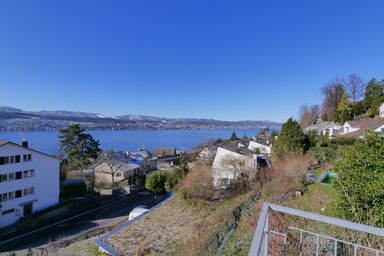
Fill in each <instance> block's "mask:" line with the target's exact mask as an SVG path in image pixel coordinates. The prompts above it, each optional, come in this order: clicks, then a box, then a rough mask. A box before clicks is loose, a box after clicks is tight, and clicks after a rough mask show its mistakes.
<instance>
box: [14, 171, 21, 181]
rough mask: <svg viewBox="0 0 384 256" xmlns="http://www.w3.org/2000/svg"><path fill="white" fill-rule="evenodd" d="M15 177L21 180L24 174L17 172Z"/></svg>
mask: <svg viewBox="0 0 384 256" xmlns="http://www.w3.org/2000/svg"><path fill="white" fill-rule="evenodd" d="M15 177H16V179H17V180H19V179H21V178H22V172H16V173H15Z"/></svg>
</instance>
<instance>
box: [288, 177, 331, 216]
mask: <svg viewBox="0 0 384 256" xmlns="http://www.w3.org/2000/svg"><path fill="white" fill-rule="evenodd" d="M335 197H336V190H335V189H334V188H333V186H332V184H323V183H315V184H311V185H309V186H308V190H307V192H306V193H304V195H303V196H302V197H300V198H295V199H292V200H290V201H289V202H288V203H287V205H288V206H289V207H292V208H297V209H302V210H305V211H310V212H316V213H320V214H323V215H328V216H335Z"/></svg>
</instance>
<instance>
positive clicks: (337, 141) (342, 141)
mask: <svg viewBox="0 0 384 256" xmlns="http://www.w3.org/2000/svg"><path fill="white" fill-rule="evenodd" d="M355 142H356V139H355V138H350V137H337V138H334V139H332V140H331V146H332V147H334V148H336V147H337V146H343V145H353V144H355Z"/></svg>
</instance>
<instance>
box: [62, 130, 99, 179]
mask: <svg viewBox="0 0 384 256" xmlns="http://www.w3.org/2000/svg"><path fill="white" fill-rule="evenodd" d="M59 132H60V133H61V135H60V136H59V138H60V147H61V149H62V150H63V152H64V153H65V158H66V159H67V160H68V162H69V164H70V165H71V166H72V167H73V168H74V169H77V170H80V171H81V175H83V170H84V169H85V168H86V167H88V166H89V165H90V164H91V160H95V159H96V158H97V156H98V153H99V152H100V151H101V150H100V148H99V146H100V143H99V141H98V140H94V139H93V137H92V135H90V134H88V133H85V130H84V128H82V127H81V126H80V125H79V124H72V125H70V126H69V127H67V128H64V129H61V130H60V131H59Z"/></svg>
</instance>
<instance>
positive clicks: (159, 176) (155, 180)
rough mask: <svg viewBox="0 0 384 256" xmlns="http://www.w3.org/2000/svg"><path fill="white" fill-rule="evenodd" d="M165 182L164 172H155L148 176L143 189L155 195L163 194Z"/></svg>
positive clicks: (165, 175)
mask: <svg viewBox="0 0 384 256" xmlns="http://www.w3.org/2000/svg"><path fill="white" fill-rule="evenodd" d="M166 180H167V174H166V173H165V172H164V171H156V172H153V173H151V174H150V175H148V177H147V179H146V181H145V188H146V189H148V190H149V191H151V192H152V193H155V194H164V193H165V192H166V189H165V181H166Z"/></svg>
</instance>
